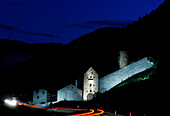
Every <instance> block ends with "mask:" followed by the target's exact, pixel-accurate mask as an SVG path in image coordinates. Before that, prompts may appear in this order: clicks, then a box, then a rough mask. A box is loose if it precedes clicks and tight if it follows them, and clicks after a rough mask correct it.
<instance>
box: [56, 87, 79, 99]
mask: <svg viewBox="0 0 170 116" xmlns="http://www.w3.org/2000/svg"><path fill="white" fill-rule="evenodd" d="M59 101H82V90H81V89H79V88H77V87H76V86H74V85H72V84H70V85H68V86H66V87H64V88H62V89H60V90H58V91H57V102H59Z"/></svg>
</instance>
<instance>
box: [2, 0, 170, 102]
mask: <svg viewBox="0 0 170 116" xmlns="http://www.w3.org/2000/svg"><path fill="white" fill-rule="evenodd" d="M169 8H170V6H169V1H168V0H165V1H164V2H163V4H161V5H160V6H159V7H158V8H157V9H155V10H153V11H152V12H151V13H150V14H146V15H145V16H143V17H139V19H138V21H135V22H133V23H132V24H129V25H128V26H127V27H124V28H113V27H106V28H101V29H97V30H95V31H93V32H91V33H88V34H86V35H83V36H81V37H79V38H78V39H75V40H73V41H72V42H70V43H69V44H67V45H62V44H59V43H43V44H38V43H37V44H28V43H25V42H21V41H16V40H9V39H2V40H0V77H1V86H0V88H1V89H0V91H1V94H3V93H15V94H16V93H18V94H19V93H24V92H25V93H30V94H31V93H32V90H35V89H40V88H43V89H47V90H48V91H49V92H54V93H55V91H56V90H58V89H60V88H62V87H64V86H66V85H68V84H71V83H72V84H74V82H75V80H76V79H77V80H78V87H79V88H82V81H83V80H82V79H83V76H84V73H85V72H86V71H87V70H88V68H89V67H93V68H94V69H95V70H96V71H97V73H98V74H99V78H101V77H103V76H105V75H107V74H109V73H111V72H114V71H116V70H118V69H119V68H118V55H119V51H120V50H126V51H128V54H129V60H130V62H132V61H137V60H138V59H141V58H143V57H145V56H147V57H149V56H152V57H154V58H156V59H158V60H159V68H158V69H159V70H158V73H157V76H156V77H157V79H156V83H158V82H159V83H164V82H163V78H164V77H166V72H168V71H167V68H166V66H168V65H167V63H168V62H167V61H168V60H167V57H166V55H167V53H168V47H169V45H168V43H169V42H168V38H169V27H170V25H169V21H170V19H169V17H170V16H169V14H170V13H169V11H170V10H169ZM165 64H166V65H165ZM160 75H161V76H160ZM4 85H5V86H4ZM144 85H145V84H143V85H141V86H144ZM153 86H155V87H156V86H157V84H154V85H153ZM158 86H159V85H158ZM147 87H149V86H147ZM153 88H154V87H152V89H153ZM131 89H132V88H131ZM145 89H146V88H145ZM152 89H148V90H152ZM156 89H158V87H156ZM147 93H148V94H149V92H148V91H147ZM157 93H158V94H159V91H157ZM110 95H111V96H110V97H109V98H110V99H111V98H112V97H113V96H114V95H112V94H110ZM132 95H134V94H132ZM154 95H155V94H154ZM161 95H162V94H161ZM125 96H126V95H125ZM142 98H145V97H144V96H141V98H139V99H142ZM155 99H157V97H156V98H155Z"/></svg>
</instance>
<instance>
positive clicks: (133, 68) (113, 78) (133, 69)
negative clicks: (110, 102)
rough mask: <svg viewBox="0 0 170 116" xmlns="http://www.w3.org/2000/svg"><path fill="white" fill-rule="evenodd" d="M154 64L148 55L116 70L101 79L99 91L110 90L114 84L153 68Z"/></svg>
mask: <svg viewBox="0 0 170 116" xmlns="http://www.w3.org/2000/svg"><path fill="white" fill-rule="evenodd" d="M152 65H153V63H152V62H150V61H149V60H148V59H147V57H144V58H143V59H141V60H139V61H137V62H135V63H132V64H130V65H128V66H126V67H124V68H122V69H120V70H118V71H116V72H113V73H111V74H108V75H106V76H104V77H103V78H101V79H99V93H104V92H105V91H109V90H110V89H111V88H113V87H114V86H116V85H118V84H119V83H121V82H122V81H124V80H126V79H128V78H130V77H132V76H133V75H135V74H137V73H140V72H142V71H145V70H147V69H149V68H151V67H152Z"/></svg>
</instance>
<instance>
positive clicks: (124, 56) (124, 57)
mask: <svg viewBox="0 0 170 116" xmlns="http://www.w3.org/2000/svg"><path fill="white" fill-rule="evenodd" d="M119 54H120V56H119V57H118V62H119V68H124V67H125V66H127V65H128V53H127V51H120V52H119Z"/></svg>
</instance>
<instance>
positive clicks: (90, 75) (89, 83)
mask: <svg viewBox="0 0 170 116" xmlns="http://www.w3.org/2000/svg"><path fill="white" fill-rule="evenodd" d="M97 92H98V74H97V73H96V71H95V70H94V69H93V68H92V67H90V68H89V70H88V71H87V72H86V73H85V74H84V83H83V100H84V101H86V100H91V99H93V97H94V96H95V93H97Z"/></svg>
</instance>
